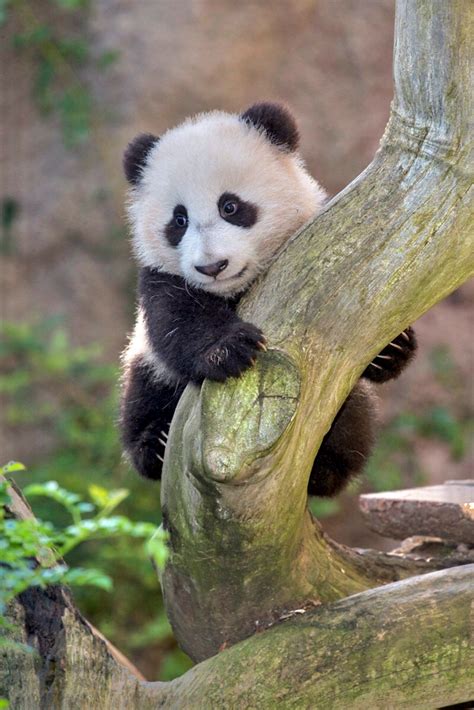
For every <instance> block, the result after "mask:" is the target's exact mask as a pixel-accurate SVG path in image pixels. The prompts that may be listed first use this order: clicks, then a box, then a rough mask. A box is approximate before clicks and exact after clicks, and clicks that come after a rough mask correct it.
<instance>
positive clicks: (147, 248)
mask: <svg viewBox="0 0 474 710" xmlns="http://www.w3.org/2000/svg"><path fill="white" fill-rule="evenodd" d="M297 146H298V130H297V128H296V124H295V122H294V119H293V117H292V116H291V114H290V113H289V112H288V111H287V110H286V109H285V108H284V107H282V106H279V105H277V104H268V103H262V104H255V105H254V106H252V107H250V109H248V110H247V111H246V112H245V113H243V114H241V115H236V114H229V113H224V112H221V111H213V112H211V113H205V114H200V115H198V116H196V117H195V118H192V119H188V120H187V121H185V122H184V123H182V124H181V125H180V126H178V127H176V128H173V129H171V130H169V131H168V132H167V133H165V134H164V135H163V136H161V137H160V138H157V137H156V136H153V135H151V134H142V135H140V136H137V138H136V139H135V140H134V141H132V143H131V144H130V145H129V146H128V148H127V150H126V152H125V156H124V169H125V174H126V176H127V179H128V180H129V182H130V183H131V184H132V189H131V191H130V195H129V203H128V212H129V217H130V222H131V227H132V239H133V247H134V251H135V254H136V257H137V260H138V262H139V264H140V265H141V269H140V281H139V303H138V313H137V321H136V325H135V330H134V333H133V336H132V338H131V341H130V344H129V346H128V348H127V349H126V351H125V354H124V378H123V384H124V387H123V398H122V413H121V427H122V440H123V444H124V448H125V450H126V452H127V453H128V454H129V455H130V458H131V459H132V461H133V463H134V465H135V467H136V468H137V470H138V471H139V472H140V473H141V474H142V475H144V476H146V477H148V478H159V477H160V475H161V463H160V462H161V461H162V454H164V446H165V438H166V434H165V435H164V437H163V431H162V430H163V429H164V430H166V429H167V427H168V425H169V422H170V421H171V417H172V416H173V412H174V409H175V407H176V405H177V402H178V400H179V397H180V395H181V393H182V391H183V389H184V387H185V386H186V384H187V383H188V382H194V383H197V384H199V383H200V382H201V381H202V380H203V379H205V378H211V379H215V380H221V381H222V380H225V379H226V378H227V377H230V376H238V375H240V374H241V372H243V371H244V370H245V369H246V368H248V367H251V366H252V365H253V364H254V362H255V357H256V356H257V355H258V351H259V350H262V349H265V338H264V335H263V333H262V332H261V331H260V329H259V328H257V327H256V326H254V325H253V324H251V323H245V322H243V321H242V320H241V319H240V318H239V317H238V315H237V313H236V310H235V309H236V306H237V302H238V298H239V296H240V294H241V293H243V292H244V291H245V290H246V289H247V288H248V287H249V285H250V284H251V282H252V281H253V280H254V279H255V278H256V277H257V276H258V274H259V273H260V272H261V271H262V270H264V269H266V268H267V266H268V264H269V262H270V260H271V259H272V258H273V257H274V255H275V254H276V252H277V251H278V250H279V249H280V247H281V246H282V245H283V244H284V243H285V242H286V241H287V240H288V239H289V238H290V236H291V235H292V234H294V233H295V232H296V231H297V230H298V229H300V228H301V227H302V226H303V225H304V224H305V223H306V222H307V221H308V220H310V219H311V218H312V217H313V216H314V215H315V214H316V213H317V212H318V211H319V210H320V209H321V207H322V205H323V203H324V200H325V193H324V190H323V189H322V188H321V187H320V185H319V184H318V183H317V182H316V180H314V179H313V178H312V177H311V176H310V175H309V173H308V172H307V171H306V169H305V167H304V164H303V162H302V160H301V158H300V157H299V155H298V152H297ZM227 196H230V197H231V198H232V200H233V199H234V198H236V201H237V202H236V203H235V204H237V205H238V210H239V212H238V213H237V214H236V215H235V218H233V219H231V218H230V217H229V214H228V213H226V212H225V211H224V207H225V205H226V204H227V202H226V200H227ZM177 211H178V212H177ZM184 211H185V212H186V214H185V220H186V224H185V226H183V225H181V226H179V225H178V222H177V219H178V217H180V216H182V212H184ZM238 215H240V217H239V216H238ZM239 220H240V221H239ZM176 230H178V231H176ZM221 267H222V268H221ZM209 273H210V274H211V275H208V274H209ZM415 347H416V340H415V338H414V335H413V331H412V330H411V329H407V330H406V331H404V333H402V334H401V335H400V336H398V338H397V339H396V342H394V343H390V344H389V345H388V346H387V347H386V348H385V349H384V350H383V351H382V355H381V357H380V358H379V356H377V358H379V359H377V358H375V360H377V362H375V360H374V362H373V363H371V364H370V365H369V366H368V367H367V369H366V371H365V372H364V373H363V377H365V378H368V379H371V380H374V381H379V382H382V381H385V380H387V379H390V378H391V377H396V376H397V375H398V374H399V372H400V371H401V370H402V369H403V367H404V366H405V364H406V363H407V362H408V361H409V359H410V358H411V357H412V355H413V353H414V350H415ZM372 440H373V403H372V399H371V397H370V396H369V394H368V391H367V388H366V387H364V386H363V382H362V383H359V384H358V385H357V386H356V388H355V389H354V391H353V392H352V394H351V395H350V396H349V397H348V399H347V400H346V402H345V404H344V405H343V407H342V408H341V411H340V412H339V414H338V417H337V418H336V420H335V421H334V423H333V426H332V427H331V429H330V431H329V433H328V434H327V435H326V437H325V439H324V441H323V444H322V446H321V448H320V450H319V452H318V456H317V458H316V460H315V463H314V466H313V471H312V473H311V477H310V481H309V484H308V491H309V492H310V493H313V494H316V495H333V494H334V493H336V492H337V491H338V490H340V489H341V488H342V487H343V486H344V485H345V483H346V482H347V480H348V479H349V478H350V477H351V476H353V475H354V474H356V473H357V472H358V471H360V469H361V468H362V466H363V463H364V460H365V458H366V457H367V456H368V454H369V452H370V448H371V446H372Z"/></svg>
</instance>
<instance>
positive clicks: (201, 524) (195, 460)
mask: <svg viewBox="0 0 474 710" xmlns="http://www.w3.org/2000/svg"><path fill="white" fill-rule="evenodd" d="M472 14H473V13H472V3H471V1H470V0H449V2H447V1H446V0H398V1H397V19H396V40H395V70H394V72H395V99H394V102H393V107H392V112H391V116H390V120H389V123H388V126H387V129H386V132H385V135H384V137H383V140H382V144H381V148H380V150H379V152H378V154H377V155H376V157H375V159H374V161H373V163H372V164H371V165H370V166H369V167H368V168H367V170H366V171H365V172H364V173H363V174H362V175H361V176H360V177H359V178H358V179H357V180H355V181H354V182H353V183H352V184H351V185H350V186H349V187H348V188H347V189H346V190H344V191H343V192H342V193H341V194H340V195H338V196H337V197H336V198H335V199H334V200H333V201H332V202H331V203H330V205H329V206H328V208H327V209H326V210H325V211H324V213H323V214H322V215H320V216H319V217H318V218H317V219H316V220H315V222H314V223H313V224H311V225H310V226H309V227H308V228H307V229H305V230H303V231H302V232H301V233H300V234H299V235H298V236H297V237H296V238H295V239H293V240H292V241H291V242H290V243H289V244H287V245H286V247H285V248H284V249H283V250H282V252H281V254H280V255H279V256H278V259H277V260H276V261H275V262H274V264H273V265H272V267H271V268H270V270H269V272H268V274H267V275H266V276H265V277H264V278H263V279H262V280H261V281H260V282H259V283H258V284H256V286H255V288H254V289H253V290H252V293H251V294H249V295H248V297H247V298H246V299H245V302H244V303H243V305H242V307H241V313H242V315H243V316H244V317H245V318H246V319H248V320H251V321H252V322H254V323H256V324H258V325H259V326H261V327H262V328H263V330H264V331H265V333H266V335H267V338H268V340H269V343H270V350H269V352H268V353H267V354H265V355H263V356H261V357H259V359H258V362H257V364H256V366H255V367H254V368H252V369H251V370H250V371H249V372H247V373H246V374H245V375H244V376H243V377H242V378H240V379H238V380H231V381H229V382H227V383H226V384H225V385H219V384H216V383H211V382H206V383H204V385H203V386H202V388H201V390H198V389H197V388H194V387H188V389H187V390H186V392H185V394H184V396H183V398H182V400H181V402H180V405H179V407H178V411H177V413H176V416H175V418H174V420H173V423H172V427H171V432H170V437H169V445H168V447H167V454H166V460H165V472H164V480H163V485H162V496H163V500H162V503H163V508H164V514H165V519H167V520H168V521H169V526H170V532H171V552H170V560H169V563H168V565H167V568H166V571H165V573H164V575H163V580H162V582H163V589H164V594H165V601H166V605H167V611H168V614H169V616H170V619H171V622H172V624H173V627H174V630H175V633H176V635H177V638H178V640H179V642H180V644H181V645H182V647H183V648H184V649H185V650H186V651H187V652H188V653H189V654H190V655H191V656H192V657H193V658H195V659H197V660H201V659H205V658H207V657H209V656H212V655H213V654H216V653H217V651H218V650H219V649H222V648H226V649H227V650H225V651H224V652H222V653H219V654H217V655H214V657H213V658H209V659H208V660H205V661H203V662H202V663H200V664H199V665H198V666H196V667H195V668H193V669H192V670H191V671H189V672H188V673H186V674H185V675H184V676H183V677H182V678H179V679H177V680H175V681H172V682H171V683H166V684H164V683H147V682H145V681H143V680H142V679H141V678H140V677H139V676H138V675H137V674H136V673H134V672H133V669H131V668H130V666H129V665H123V664H124V661H123V659H120V656H119V655H118V654H117V652H114V651H113V650H112V649H111V647H110V645H109V644H107V642H106V641H105V640H104V639H103V638H102V637H100V636H99V635H98V634H97V632H95V630H93V629H92V628H91V627H90V625H88V624H87V622H85V621H84V620H83V619H82V617H81V616H80V615H79V613H78V612H77V610H76V609H75V608H74V606H73V604H72V602H71V600H70V598H69V596H68V594H67V592H65V591H64V590H62V589H50V590H48V591H47V592H41V591H38V590H36V591H35V590H29V591H28V592H26V593H25V594H24V595H22V597H21V599H20V600H19V602H18V603H15V605H13V606H12V610H11V613H12V617H13V618H14V619H15V620H16V622H17V623H16V631H15V638H16V639H17V640H18V641H22V642H26V643H28V644H30V645H31V646H34V647H36V648H37V653H33V654H32V653H25V651H24V648H23V647H21V646H20V647H18V646H13V647H12V646H7V647H4V646H2V647H1V648H0V652H1V654H2V655H3V660H2V664H1V666H0V695H1V693H3V694H4V695H7V696H9V697H10V699H11V701H12V707H13V708H14V709H15V710H16V709H17V708H21V709H23V708H24V709H25V710H30V708H32V707H41V708H54V709H56V708H64V709H65V710H66V708H67V710H74V708H81V710H82V708H84V707H91V708H101V710H102V708H104V709H106V708H114V710H116V709H118V708H134V707H136V708H140V710H146V708H157V707H166V708H175V707H176V708H183V707H185V708H208V707H209V708H213V707H219V708H221V707H224V708H225V707H229V708H230V707H238V708H253V707H261V708H267V707H268V708H273V707H275V706H280V707H311V708H326V707H331V706H334V707H351V708H358V707H364V708H365V707H370V708H379V707H380V708H381V707H387V708H390V707H397V708H399V707H400V708H402V707H407V708H408V707H410V708H432V707H434V706H438V707H439V706H441V705H448V704H452V703H455V702H462V701H467V700H469V699H470V698H472V697H473V696H474V678H473V668H474V658H473V657H472V650H470V649H469V634H470V633H472V618H470V617H469V610H470V605H471V603H472V597H473V594H472V589H473V581H474V566H473V565H467V566H465V567H457V568H455V569H452V570H444V571H442V572H435V573H431V574H427V575H424V576H417V577H414V578H412V579H403V578H405V577H408V576H410V575H413V574H416V573H417V572H428V571H430V570H432V569H433V563H430V562H429V561H427V560H410V559H409V558H403V557H400V556H397V555H387V554H383V553H376V552H375V551H360V550H351V549H349V548H345V547H343V546H341V545H337V544H336V543H334V542H332V541H330V540H329V539H328V538H327V537H326V536H325V535H324V533H323V532H322V530H321V528H320V526H319V525H318V523H317V522H316V521H314V520H313V519H312V517H311V516H310V514H309V512H308V510H307V496H306V486H307V481H308V475H309V471H310V468H311V464H312V462H313V460H314V457H315V455H316V452H317V449H318V447H319V445H320V442H321V440H322V438H323V436H324V434H325V432H326V431H327V430H328V429H329V427H330V425H331V422H332V420H333V418H334V416H335V414H336V413H337V411H338V409H339V407H340V405H341V404H342V402H343V401H344V399H345V397H346V396H347V395H348V393H349V392H350V390H351V388H352V387H353V385H354V383H355V382H356V380H357V378H358V377H359V375H360V373H361V372H362V371H363V369H364V367H365V366H366V364H367V363H368V362H369V361H370V359H371V358H372V357H373V356H374V355H375V354H376V353H377V352H378V351H380V350H381V349H382V347H383V346H384V345H385V344H386V343H387V342H389V341H390V340H391V339H392V338H393V337H394V336H396V335H397V334H398V333H399V332H400V331H401V330H402V329H403V328H405V327H406V326H407V325H408V324H409V323H411V322H413V321H414V320H415V319H416V318H418V317H419V316H420V315H421V314H422V313H423V312H424V311H425V310H427V309H428V308H429V307H430V306H432V305H433V304H434V303H436V302H437V301H438V300H440V299H441V298H443V297H444V296H446V295H447V294H448V293H450V292H451V291H452V290H453V289H454V288H456V287H457V286H459V285H460V284H461V283H462V282H463V281H464V280H466V279H467V277H468V276H469V274H470V273H471V272H472V270H473V254H474V250H473V248H472V247H473V244H472V240H471V241H470V239H469V235H470V234H471V233H472V232H470V228H471V230H472V217H471V215H472V210H471V209H470V202H469V194H468V191H469V189H470V187H471V184H472V181H471V178H470V177H469V163H468V137H467V133H468V120H469V101H468V98H467V97H468V96H469V84H470V71H471V72H472V70H471V69H470V67H469V59H470V56H472V54H471V53H470V47H469V43H470V40H471V37H472V32H471V31H470V29H471V28H470V25H471V24H472V23H471V19H472ZM469 220H471V222H470V221H469ZM436 564H437V563H436ZM395 579H403V581H399V582H395V583H392V584H388V585H387V586H384V587H379V588H377V589H371V588H372V587H375V586H377V585H379V584H381V583H385V582H387V581H389V580H395ZM350 595H353V596H350ZM343 597H347V598H346V599H344V600H341V598H343ZM338 600H339V601H338ZM267 627H271V628H267ZM259 630H262V633H257V634H256V633H255V632H256V631H259ZM249 636H251V638H247V639H246V640H242V639H244V638H246V637H249ZM239 641H240V643H236V642H239ZM232 644H236V645H234V646H232V648H227V647H228V646H230V645H232Z"/></svg>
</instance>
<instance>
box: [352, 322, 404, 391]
mask: <svg viewBox="0 0 474 710" xmlns="http://www.w3.org/2000/svg"><path fill="white" fill-rule="evenodd" d="M416 349H417V342H416V336H415V331H414V330H413V328H411V327H409V328H407V329H406V330H404V331H402V332H401V333H400V335H397V337H396V338H394V339H393V340H392V341H391V342H390V343H389V344H388V345H386V346H385V347H384V349H383V350H382V351H381V352H380V353H379V354H378V355H376V356H375V357H374V359H373V360H372V362H371V363H370V364H369V365H367V367H366V369H365V370H364V372H363V373H362V377H365V378H366V379H368V380H371V381H372V382H379V383H382V382H387V380H393V379H394V378H395V377H398V375H399V374H400V373H401V372H402V371H403V370H404V369H405V367H406V366H407V365H408V363H409V362H410V360H412V358H413V357H414V355H415V352H416Z"/></svg>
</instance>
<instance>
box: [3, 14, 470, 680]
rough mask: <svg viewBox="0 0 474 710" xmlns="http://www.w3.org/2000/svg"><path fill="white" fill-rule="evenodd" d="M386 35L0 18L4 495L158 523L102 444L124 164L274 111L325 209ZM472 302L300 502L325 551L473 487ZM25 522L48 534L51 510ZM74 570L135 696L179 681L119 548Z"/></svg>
mask: <svg viewBox="0 0 474 710" xmlns="http://www.w3.org/2000/svg"><path fill="white" fill-rule="evenodd" d="M393 20H394V0H275V2H272V3H267V2H264V0H241V2H239V3H236V2H231V1H230V0H142V1H141V2H139V3H131V2H127V0H89V1H87V0H1V1H0V22H1V25H0V32H1V48H0V75H1V94H0V102H1V104H0V111H1V126H0V131H1V141H0V201H1V205H0V207H1V225H0V230H1V231H0V254H1V257H2V268H1V277H0V278H1V282H0V298H1V319H2V342H1V347H0V360H1V363H0V364H1V376H0V398H1V425H0V450H1V452H2V454H1V459H2V460H1V461H0V464H1V463H3V462H6V461H8V460H9V459H16V460H20V461H22V462H23V463H24V464H25V465H26V466H27V467H28V471H27V472H26V473H24V474H21V475H19V476H18V481H19V483H20V484H24V483H26V482H30V481H32V480H33V481H46V480H49V479H56V480H57V481H58V482H59V483H60V484H61V485H63V486H65V487H67V488H69V489H70V490H73V491H77V492H80V493H84V492H85V491H87V488H88V486H89V485H90V484H91V483H98V484H100V485H102V486H104V487H107V488H118V487H122V488H123V487H126V488H128V489H130V491H131V494H130V496H129V498H128V499H127V500H126V501H125V503H124V504H123V505H122V507H121V510H122V512H125V513H126V514H128V515H129V516H130V517H131V518H133V519H135V520H149V521H154V522H159V521H160V515H159V486H158V485H155V486H151V485H150V484H149V483H146V482H144V481H141V480H140V479H139V478H138V477H137V476H136V475H135V474H133V473H132V472H131V471H130V469H129V467H128V466H127V465H126V464H125V463H124V462H123V461H122V459H121V451H120V446H119V442H118V435H117V429H116V420H117V399H118V396H117V395H118V384H117V383H118V362H119V354H120V351H121V350H122V348H123V347H124V344H125V342H126V334H127V332H129V331H130V328H131V326H132V323H133V310H134V287H135V278H136V269H135V265H134V264H133V263H132V260H131V256H130V248H129V243H128V236H127V228H126V224H125V219H124V207H123V204H124V194H125V187H126V186H125V180H124V178H123V176H122V170H121V157H122V152H123V148H124V146H125V145H126V143H127V142H128V141H129V140H130V139H131V138H132V137H133V136H134V135H135V134H136V133H137V132H140V131H150V132H153V133H157V134H159V133H160V132H162V131H164V130H165V129H166V128H168V127H171V126H173V125H174V124H176V123H177V122H179V121H181V120H182V119H183V118H184V117H186V116H188V115H189V114H193V113H196V112H199V111H205V110H208V109H214V108H221V109H225V110H228V111H241V110H242V109H245V108H246V107H247V106H248V105H250V104H251V103H253V102H254V101H257V100H261V99H276V100H283V101H285V102H287V103H288V104H289V105H290V106H291V107H292V109H293V111H294V112H295V114H296V116H297V118H298V120H299V124H300V128H301V134H302V139H303V140H302V152H303V155H304V157H305V159H306V160H307V163H308V166H309V169H310V171H311V172H312V173H313V174H314V176H315V177H317V179H318V180H319V181H320V182H321V183H322V185H324V186H325V187H326V189H327V190H328V191H329V193H330V194H335V193H336V192H337V191H338V190H340V189H341V188H343V187H344V186H345V185H346V184H347V183H348V182H350V181H351V180H352V179H353V178H354V177H355V176H356V175H357V174H358V173H359V172H360V171H361V170H362V169H363V168H364V167H365V166H366V165H367V164H368V163H369V162H370V160H371V159H372V157H373V155H374V152H375V151H376V149H377V145H378V141H379V139H380V136H381V135H382V133H383V130H384V126H385V122H386V120H387V116H388V112H389V105H390V100H391V96H392V81H391V58H392V42H393ZM473 300H474V288H473V286H472V284H471V285H466V286H464V287H463V288H462V289H460V290H459V291H457V292H456V293H454V294H452V295H451V296H450V297H449V298H448V299H447V300H446V301H444V302H443V303H441V304H439V305H438V306H436V307H435V308H434V309H432V310H431V311H430V312H429V313H427V314H426V315H425V316H424V317H423V318H422V319H421V320H420V321H419V322H418V323H417V324H416V328H417V333H418V336H419V341H420V353H419V356H418V358H417V360H416V362H415V363H414V364H413V365H412V366H411V367H410V368H409V370H408V371H407V372H406V373H405V374H404V375H403V377H402V378H401V379H400V380H399V381H398V382H395V383H391V384H388V385H385V386H384V387H383V388H381V389H382V393H381V400H382V403H381V418H382V422H383V428H382V433H381V436H380V439H379V443H378V446H377V449H376V452H375V454H374V456H373V458H372V461H371V463H370V465H369V467H368V470H367V473H366V476H365V477H364V479H363V480H361V481H360V482H359V483H358V484H357V486H355V487H353V488H352V489H351V490H350V491H349V492H347V493H345V494H344V495H343V496H342V497H340V498H339V499H337V500H336V501H329V502H328V501H316V502H315V503H313V507H314V511H315V512H316V513H317V514H318V515H319V517H320V518H321V519H323V524H324V526H325V528H326V529H327V530H328V531H329V532H330V534H331V535H332V536H333V537H335V538H336V539H337V540H339V541H341V542H345V543H347V544H351V545H354V546H372V547H379V548H383V549H389V548H390V547H392V546H393V543H392V542H391V541H387V540H383V539H381V538H377V537H376V536H374V535H372V534H371V533H370V532H369V531H367V530H366V529H365V528H364V527H363V524H362V522H361V519H360V516H359V514H358V511H357V493H359V492H361V491H369V490H387V489H391V488H403V487H410V486H414V485H421V484H427V483H436V482H441V481H444V480H445V479H452V478H468V477H469V476H471V475H472V462H473V460H472V448H471V450H470V449H469V432H470V431H471V432H472V397H470V396H469V395H470V393H469V387H468V384H467V383H468V382H469V377H470V376H472V365H473V360H474V338H473V335H472V333H473V329H472V325H473V324H472V312H473V311H472V303H473ZM470 315H471V321H470V320H469V318H470ZM471 381H472V380H471ZM470 427H471V428H470ZM34 509H35V512H36V513H37V514H38V515H39V516H40V517H43V518H44V519H53V520H54V519H56V518H58V516H59V517H60V516H61V512H60V511H59V510H57V509H56V507H55V505H54V503H52V502H51V501H49V502H48V501H43V502H41V503H40V500H38V502H36V501H35V502H34ZM72 562H74V563H76V562H77V563H81V564H83V565H85V566H87V565H93V566H95V567H101V568H103V569H105V570H106V571H108V572H109V573H110V574H111V576H112V577H113V579H114V591H113V592H112V594H108V593H106V592H104V591H101V590H96V589H86V588H83V589H80V590H78V592H77V597H78V603H79V605H80V608H81V610H82V611H83V612H84V614H85V615H86V616H87V617H88V618H89V619H90V620H91V621H92V622H93V623H94V624H95V625H96V626H98V627H99V629H100V630H101V631H102V632H103V633H105V634H106V636H108V637H109V638H110V639H111V641H113V642H114V643H115V644H116V645H117V646H118V647H119V648H120V649H121V650H122V651H124V652H125V653H126V654H127V655H128V656H129V657H130V658H131V659H132V660H133V661H134V662H135V663H136V664H137V665H138V667H139V668H140V669H141V670H142V671H143V672H144V674H145V675H146V677H147V678H148V679H150V680H156V679H169V678H172V677H174V676H175V675H177V674H179V673H181V672H183V671H184V670H185V669H186V668H187V667H188V665H189V661H188V660H187V659H186V657H185V656H184V654H182V653H180V652H179V651H178V650H177V648H176V644H175V642H174V640H173V636H172V634H171V631H170V628H169V625H168V623H167V621H166V617H165V615H164V612H163V608H162V603H161V597H160V592H159V588H158V584H157V581H156V576H155V573H154V571H153V569H152V567H151V564H150V563H149V562H148V560H147V559H146V556H145V553H144V552H142V551H141V546H140V545H138V544H137V542H136V541H133V540H130V539H127V538H120V539H118V540H113V541H111V542H110V543H107V542H102V541H101V542H100V543H93V542H89V543H87V544H86V545H85V546H83V547H82V548H80V549H78V550H77V552H75V556H74V558H73V560H72Z"/></svg>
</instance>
